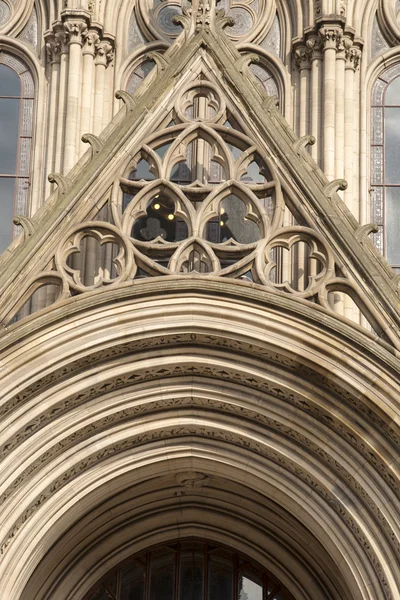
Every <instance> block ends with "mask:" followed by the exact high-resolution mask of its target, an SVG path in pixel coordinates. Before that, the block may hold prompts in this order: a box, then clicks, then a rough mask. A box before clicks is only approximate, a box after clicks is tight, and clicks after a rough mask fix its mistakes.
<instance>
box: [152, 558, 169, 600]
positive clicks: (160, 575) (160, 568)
mask: <svg viewBox="0 0 400 600" xmlns="http://www.w3.org/2000/svg"><path fill="white" fill-rule="evenodd" d="M151 560H152V565H151V586H150V600H173V597H174V581H175V554H174V553H173V552H170V551H168V550H167V549H164V548H161V549H160V550H158V551H156V552H152V556H151Z"/></svg>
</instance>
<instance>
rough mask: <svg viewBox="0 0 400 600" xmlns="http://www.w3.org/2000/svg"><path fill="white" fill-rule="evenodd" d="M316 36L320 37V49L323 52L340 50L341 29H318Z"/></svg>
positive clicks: (328, 27)
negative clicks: (321, 48)
mask: <svg viewBox="0 0 400 600" xmlns="http://www.w3.org/2000/svg"><path fill="white" fill-rule="evenodd" d="M318 34H319V36H320V39H321V42H322V47H323V49H324V50H329V49H335V50H340V49H342V37H343V29H342V28H341V27H338V26H325V27H321V29H319V31H318Z"/></svg>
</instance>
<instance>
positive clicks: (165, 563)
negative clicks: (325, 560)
mask: <svg viewBox="0 0 400 600" xmlns="http://www.w3.org/2000/svg"><path fill="white" fill-rule="evenodd" d="M110 599H111V600H293V596H292V595H291V594H290V593H289V592H288V591H287V590H285V589H284V587H283V585H282V584H281V583H279V581H277V580H276V579H275V578H274V577H273V576H272V575H271V574H270V573H268V571H267V570H266V569H263V568H262V567H260V566H259V565H257V564H256V563H255V562H254V561H252V560H250V559H249V558H247V557H246V556H243V555H241V554H238V553H236V552H233V551H232V550H230V549H229V548H224V547H221V546H215V545H212V544H208V543H206V542H201V541H195V540H188V541H186V542H178V543H171V544H167V545H165V546H158V547H156V548H153V549H151V550H148V551H147V552H144V553H141V554H138V555H134V556H132V557H130V558H128V559H127V560H125V561H124V562H122V563H121V564H119V565H118V566H117V567H115V568H114V569H113V570H112V571H110V572H109V573H107V575H106V576H105V577H103V578H102V579H101V580H100V581H99V582H98V583H97V584H96V585H95V586H94V587H93V588H92V589H91V591H90V592H89V593H88V594H86V596H85V597H84V599H83V600H110Z"/></svg>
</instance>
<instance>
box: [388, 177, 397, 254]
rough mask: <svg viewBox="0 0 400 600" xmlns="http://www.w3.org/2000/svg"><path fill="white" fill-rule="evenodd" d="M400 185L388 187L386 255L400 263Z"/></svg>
mask: <svg viewBox="0 0 400 600" xmlns="http://www.w3.org/2000/svg"><path fill="white" fill-rule="evenodd" d="M399 232H400V187H388V188H386V257H387V260H388V261H389V263H390V264H391V265H397V266H399V265H400V237H399Z"/></svg>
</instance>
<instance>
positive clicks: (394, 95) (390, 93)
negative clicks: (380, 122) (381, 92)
mask: <svg viewBox="0 0 400 600" xmlns="http://www.w3.org/2000/svg"><path fill="white" fill-rule="evenodd" d="M385 105H386V106H390V105H391V106H400V77H396V79H393V81H392V82H391V83H390V84H389V85H388V88H387V90H386V94H385Z"/></svg>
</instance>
